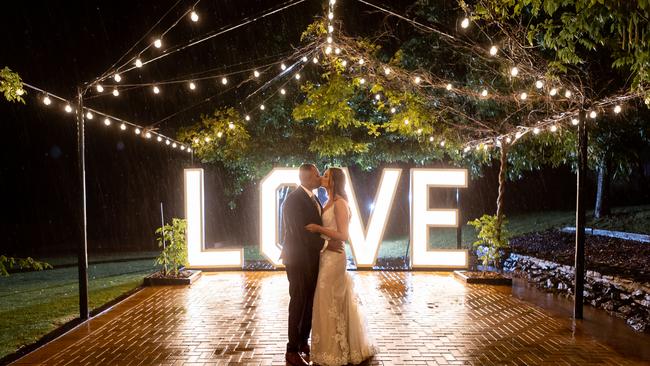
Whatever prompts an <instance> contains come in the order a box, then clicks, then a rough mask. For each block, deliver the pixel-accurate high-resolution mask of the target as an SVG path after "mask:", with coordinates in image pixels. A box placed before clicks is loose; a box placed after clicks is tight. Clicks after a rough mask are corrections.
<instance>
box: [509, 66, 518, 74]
mask: <svg viewBox="0 0 650 366" xmlns="http://www.w3.org/2000/svg"><path fill="white" fill-rule="evenodd" d="M510 75H512V76H517V75H519V69H518V68H517V67H516V66H515V67H513V68H512V69H510Z"/></svg>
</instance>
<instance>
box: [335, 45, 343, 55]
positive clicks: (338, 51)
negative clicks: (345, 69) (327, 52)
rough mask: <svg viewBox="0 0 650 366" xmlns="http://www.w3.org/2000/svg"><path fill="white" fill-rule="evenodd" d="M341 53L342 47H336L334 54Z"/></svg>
mask: <svg viewBox="0 0 650 366" xmlns="http://www.w3.org/2000/svg"><path fill="white" fill-rule="evenodd" d="M340 53H341V49H340V48H338V47H336V48H335V49H334V54H336V55H338V54H340Z"/></svg>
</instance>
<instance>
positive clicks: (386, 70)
mask: <svg viewBox="0 0 650 366" xmlns="http://www.w3.org/2000/svg"><path fill="white" fill-rule="evenodd" d="M384 74H386V75H390V68H388V67H386V68H384Z"/></svg>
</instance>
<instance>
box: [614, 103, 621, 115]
mask: <svg viewBox="0 0 650 366" xmlns="http://www.w3.org/2000/svg"><path fill="white" fill-rule="evenodd" d="M614 113H616V114H619V113H621V106H620V105H616V106H615V107H614Z"/></svg>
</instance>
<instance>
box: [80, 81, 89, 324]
mask: <svg viewBox="0 0 650 366" xmlns="http://www.w3.org/2000/svg"><path fill="white" fill-rule="evenodd" d="M77 92H78V94H77V155H78V157H79V175H80V179H81V202H82V203H81V215H82V225H83V226H82V232H81V240H80V241H79V247H78V258H77V266H78V272H79V318H81V319H82V320H86V319H88V318H90V312H89V310H88V219H87V215H86V139H85V125H84V123H85V122H84V108H83V93H84V90H83V89H82V88H81V87H79V88H78V89H77Z"/></svg>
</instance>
